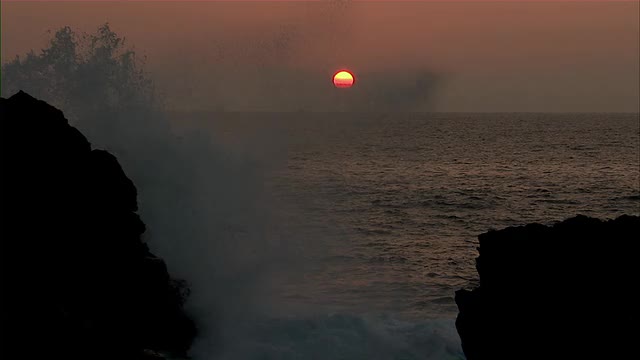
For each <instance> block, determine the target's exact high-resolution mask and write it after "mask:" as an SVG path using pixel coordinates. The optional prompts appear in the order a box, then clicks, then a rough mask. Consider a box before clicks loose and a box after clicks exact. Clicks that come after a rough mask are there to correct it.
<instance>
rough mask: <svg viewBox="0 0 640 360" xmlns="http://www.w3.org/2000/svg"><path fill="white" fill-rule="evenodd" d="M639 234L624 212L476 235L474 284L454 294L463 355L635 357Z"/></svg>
mask: <svg viewBox="0 0 640 360" xmlns="http://www.w3.org/2000/svg"><path fill="white" fill-rule="evenodd" d="M638 235H640V218H639V217H637V216H626V215H625V216H621V217H619V218H617V219H615V220H608V221H601V220H598V219H594V218H589V217H586V216H577V217H574V218H571V219H567V220H565V221H563V222H560V223H557V224H555V225H553V226H544V225H540V224H529V225H526V226H521V227H510V228H506V229H503V230H500V231H489V232H487V233H484V234H482V235H480V236H479V240H480V247H479V248H478V250H479V252H480V256H479V257H478V258H477V261H476V268H477V270H478V274H479V276H480V286H479V287H478V288H476V289H473V290H471V291H468V290H459V291H457V292H456V299H455V300H456V303H457V304H458V308H459V310H460V312H459V315H458V318H457V320H456V327H457V329H458V333H459V334H460V338H461V340H462V347H463V350H464V352H465V354H466V356H467V359H468V360H477V359H623V358H624V359H627V358H632V357H633V358H635V357H637V354H636V342H637V335H638V300H637V297H636V295H633V293H634V292H633V291H632V288H633V287H635V286H636V285H634V284H636V283H637V279H638V265H637V264H638V263H637V257H638V241H639V239H640V237H638ZM632 355H633V356H632Z"/></svg>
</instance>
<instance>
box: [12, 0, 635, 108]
mask: <svg viewBox="0 0 640 360" xmlns="http://www.w3.org/2000/svg"><path fill="white" fill-rule="evenodd" d="M639 11H640V9H639V5H638V2H637V1H634V2H518V1H511V2H482V1H475V2H448V3H444V2H424V1H422V2H419V1H412V2H379V1H375V2H372V1H362V2H339V1H329V2H326V1H325V2H273V1H261V2H244V1H241V2H133V3H131V2H128V3H127V2H99V3H96V2H86V1H85V2H3V3H2V61H3V62H4V61H6V60H7V59H11V58H13V57H15V55H17V54H24V53H25V52H26V51H28V50H29V49H32V48H33V49H40V48H42V47H43V45H44V44H45V43H46V40H47V36H48V35H47V34H46V30H49V29H51V30H55V29H57V28H59V27H62V26H65V25H69V26H71V27H73V28H74V29H77V30H81V31H92V30H93V29H95V28H96V27H97V26H98V25H100V24H102V23H104V22H109V23H110V24H111V27H112V29H113V30H115V31H116V32H118V33H119V34H121V35H123V36H125V37H126V39H127V42H128V44H130V45H132V46H134V47H135V48H136V50H137V51H138V52H139V53H143V54H145V55H146V56H147V66H148V70H149V71H150V73H151V74H152V77H153V78H154V79H155V80H156V82H157V84H158V86H159V88H160V89H161V90H163V92H164V93H165V94H166V95H167V98H168V103H169V105H170V106H171V107H173V108H176V109H185V110H189V109H203V110H207V109H216V108H218V109H219V108H225V109H229V110H300V109H308V110H333V109H336V108H338V107H342V108H344V107H345V106H346V107H350V106H353V108H354V109H373V110H377V109H380V110H385V109H386V110H388V109H408V110H438V111H625V112H626V111H633V112H636V111H639V106H640V105H639V100H638V97H639V82H640V80H639V76H640V74H639V66H640V65H639V63H640V55H639V52H640V49H639V45H638V44H639V24H638V23H639ZM343 67H346V68H348V69H350V70H352V71H353V72H354V73H355V76H356V79H357V83H356V86H354V88H352V89H348V90H345V89H334V88H333V85H332V84H331V75H332V74H333V73H334V72H335V71H336V70H338V69H340V68H343Z"/></svg>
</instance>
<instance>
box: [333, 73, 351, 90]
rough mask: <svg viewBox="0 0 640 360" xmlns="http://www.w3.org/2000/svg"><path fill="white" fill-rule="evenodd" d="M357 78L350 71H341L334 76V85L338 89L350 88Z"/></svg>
mask: <svg viewBox="0 0 640 360" xmlns="http://www.w3.org/2000/svg"><path fill="white" fill-rule="evenodd" d="M354 81H355V78H354V77H353V74H351V73H350V72H349V71H348V70H340V71H338V72H337V73H336V74H335V75H333V85H335V86H336V87H337V88H350V87H352V86H353V82H354Z"/></svg>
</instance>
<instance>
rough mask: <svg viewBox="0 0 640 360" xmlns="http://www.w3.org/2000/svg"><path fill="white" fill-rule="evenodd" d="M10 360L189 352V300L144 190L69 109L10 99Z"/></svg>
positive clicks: (5, 265)
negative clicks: (158, 241) (71, 120)
mask: <svg viewBox="0 0 640 360" xmlns="http://www.w3.org/2000/svg"><path fill="white" fill-rule="evenodd" d="M0 126H1V128H0V134H2V135H1V136H2V141H1V149H2V150H1V156H2V170H1V173H2V185H1V186H2V199H1V201H2V234H1V237H0V246H1V249H0V254H1V262H0V266H1V273H0V276H1V281H2V282H1V292H0V299H1V301H2V303H1V304H0V308H1V309H2V315H1V316H2V318H1V319H0V327H1V328H2V344H1V348H0V358H2V359H18V358H27V359H45V358H56V359H57V358H63V359H143V358H152V357H154V356H155V355H151V354H153V353H163V354H169V355H171V356H183V355H185V354H186V351H187V350H188V348H189V347H190V345H191V342H192V340H193V338H194V336H195V331H196V329H195V326H194V323H193V321H192V320H191V319H190V318H189V317H188V316H187V315H186V314H185V313H184V311H183V307H182V305H183V301H184V299H185V296H186V295H187V290H186V287H185V286H184V284H183V282H182V281H177V280H174V279H172V278H171V277H170V276H169V274H168V272H167V268H166V266H165V263H164V262H163V261H162V260H161V259H159V258H157V257H155V256H154V255H153V254H152V253H151V252H150V251H149V249H148V247H147V245H146V244H145V243H144V242H143V241H142V239H141V236H142V234H143V233H144V231H145V225H144V223H143V222H142V221H141V219H140V217H139V216H138V214H137V213H136V211H137V199H136V196H137V192H136V188H135V186H134V184H133V183H132V182H131V180H129V178H127V176H126V175H125V173H124V172H123V170H122V168H121V167H120V165H119V164H118V161H117V160H116V158H115V157H114V156H112V155H111V154H109V153H108V152H106V151H102V150H92V149H91V145H90V143H89V142H88V141H87V139H86V138H85V137H84V136H83V135H82V134H81V133H80V132H79V131H78V130H77V129H75V128H74V127H71V126H70V125H69V124H68V122H67V119H65V117H64V115H63V114H62V112H61V111H60V110H57V109H55V108H54V107H52V106H50V105H48V104H47V103H45V102H43V101H39V100H36V99H34V98H33V97H31V96H29V95H27V94H26V93H24V92H19V93H17V94H15V95H14V96H12V97H11V98H9V99H0Z"/></svg>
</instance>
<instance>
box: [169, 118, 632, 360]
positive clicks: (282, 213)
mask: <svg viewBox="0 0 640 360" xmlns="http://www.w3.org/2000/svg"><path fill="white" fill-rule="evenodd" d="M173 118H174V121H179V122H180V124H181V126H182V125H185V124H189V125H190V126H187V128H189V129H191V130H189V131H196V130H197V131H203V129H206V132H208V134H210V135H211V136H212V138H213V139H214V142H215V143H216V144H217V145H216V146H218V147H220V148H221V149H224V150H223V151H224V152H225V153H226V154H229V155H228V156H229V157H232V158H234V159H236V160H235V161H242V162H244V163H245V164H248V166H251V167H252V168H254V169H259V171H256V172H255V173H256V174H257V175H255V176H256V177H257V178H259V181H257V182H256V183H259V184H260V185H259V186H260V194H261V195H260V196H261V198H263V199H265V200H264V202H261V204H262V205H260V206H265V205H264V204H269V209H270V210H269V211H270V212H271V213H273V214H275V215H273V214H272V215H273V217H272V218H271V220H269V221H268V222H267V225H265V226H264V227H263V228H261V229H262V230H261V231H265V232H268V233H269V238H270V239H271V241H276V242H279V244H280V245H281V246H283V247H286V248H287V249H288V250H287V252H288V255H287V256H288V257H291V258H293V259H295V260H293V261H287V260H282V263H283V264H284V263H287V265H286V266H284V265H283V266H281V267H279V269H278V271H276V272H269V274H270V275H269V276H272V277H273V278H272V279H270V281H269V282H268V283H269V285H268V286H266V288H267V290H266V291H265V293H268V294H270V295H269V296H270V297H269V298H270V299H274V298H277V299H278V300H277V301H274V300H270V302H271V303H272V304H273V306H272V307H270V309H269V311H265V312H263V315H264V316H261V317H260V318H261V320H260V321H255V318H253V321H251V322H247V323H246V324H245V325H244V328H243V330H242V331H241V332H242V333H243V335H242V336H240V337H241V338H242V339H243V340H242V341H237V342H235V343H234V342H228V343H227V345H226V346H225V349H224V350H222V352H221V354H222V355H221V358H229V359H231V358H247V359H249V358H251V359H254V358H255V359H461V358H464V357H463V355H462V352H461V350H460V347H459V339H458V337H457V334H456V332H455V327H454V321H455V317H456V314H457V308H456V305H455V302H454V292H455V291H456V290H458V289H460V288H463V287H472V286H474V285H475V284H476V283H477V273H476V271H475V267H474V266H475V263H474V261H475V257H476V256H477V255H478V253H477V249H476V247H477V245H478V243H477V236H478V235H479V234H480V233H483V232H486V231H488V230H489V229H500V228H504V227H507V226H517V225H524V224H527V223H531V222H538V223H543V224H550V223H553V222H555V221H560V220H563V219H565V218H567V217H571V216H574V215H576V214H584V215H588V216H594V217H598V218H603V219H608V218H614V217H617V216H619V215H622V214H636V215H638V214H640V117H639V115H638V114H623V113H615V114H581V113H561V114H542V113H495V114H491V113H478V114H469V113H389V114H386V113H305V112H300V113H189V114H185V113H180V114H173ZM183 131H184V130H183ZM187 132H188V131H187ZM237 231H238V232H242V230H237ZM283 244H284V245H283ZM258 252H259V251H258ZM258 255H259V254H258ZM291 264H295V265H291ZM290 265H291V266H290ZM236 334H237V332H236ZM229 344H231V345H229ZM209 346H212V345H209ZM206 347H207V345H203V343H202V342H201V343H200V345H198V346H196V350H195V351H196V353H197V352H198V351H204V350H198V349H202V348H206Z"/></svg>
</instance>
